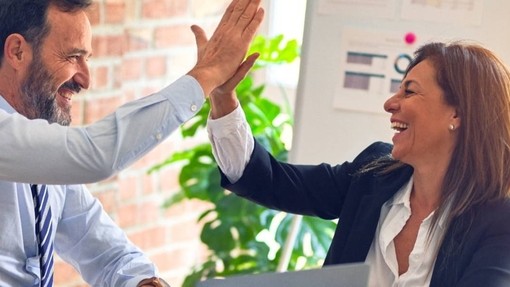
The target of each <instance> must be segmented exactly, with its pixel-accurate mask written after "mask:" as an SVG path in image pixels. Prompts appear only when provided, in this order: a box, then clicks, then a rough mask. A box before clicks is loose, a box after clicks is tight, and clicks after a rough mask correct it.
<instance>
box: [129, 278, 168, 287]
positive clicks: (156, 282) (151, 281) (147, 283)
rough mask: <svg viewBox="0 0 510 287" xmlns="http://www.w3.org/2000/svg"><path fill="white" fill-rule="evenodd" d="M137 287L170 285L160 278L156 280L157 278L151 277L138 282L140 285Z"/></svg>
mask: <svg viewBox="0 0 510 287" xmlns="http://www.w3.org/2000/svg"><path fill="white" fill-rule="evenodd" d="M136 286H137V287H149V286H152V287H170V285H169V284H168V283H166V281H165V280H163V279H161V278H157V277H152V278H147V279H144V280H142V281H140V283H138V285H136Z"/></svg>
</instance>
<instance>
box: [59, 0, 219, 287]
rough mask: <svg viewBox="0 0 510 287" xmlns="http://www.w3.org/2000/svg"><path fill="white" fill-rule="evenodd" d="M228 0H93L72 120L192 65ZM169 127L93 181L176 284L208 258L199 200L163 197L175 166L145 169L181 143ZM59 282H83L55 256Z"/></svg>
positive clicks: (81, 120) (171, 186)
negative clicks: (85, 78)
mask: <svg viewBox="0 0 510 287" xmlns="http://www.w3.org/2000/svg"><path fill="white" fill-rule="evenodd" d="M227 2H228V0H96V2H95V4H94V7H93V9H92V10H91V12H90V15H89V17H90V20H91V23H92V26H93V53H94V56H93V58H92V59H90V61H89V64H90V70H91V75H92V86H91V89H90V90H89V91H87V92H85V93H82V94H81V95H80V96H78V97H75V99H74V104H73V124H77V125H81V124H87V123H91V122H94V121H96V120H98V119H100V118H101V117H103V116H105V115H106V114H108V113H110V112H112V111H113V110H114V109H115V107H117V106H119V105H120V104H122V103H125V102H127V101H129V100H132V99H136V98H140V97H143V96H145V95H147V94H149V93H151V92H154V91H157V90H159V89H160V88H162V87H164V86H165V85H167V84H168V83H170V82H172V81H174V80H175V79H177V78H178V77H179V76H181V75H183V74H185V73H186V72H187V71H188V70H189V69H190V68H191V67H192V66H193V64H194V63H195V53H196V49H195V43H194V36H193V34H192V33H191V31H190V29H189V26H190V25H191V24H199V25H201V26H202V27H203V28H204V29H205V30H206V31H208V35H210V34H211V33H212V29H213V28H214V27H215V26H216V24H217V23H218V21H219V16H221V13H222V12H223V10H224V8H225V5H226V3H227ZM192 141H193V140H191V141H188V140H186V141H183V140H182V139H180V138H179V135H178V133H174V134H173V135H172V136H171V137H170V138H169V139H168V140H166V141H165V142H164V143H163V144H162V145H160V146H159V147H158V148H156V149H155V150H154V151H152V152H151V153H149V154H148V155H147V156H145V157H144V158H143V159H141V160H139V161H138V162H136V163H135V164H134V165H133V166H131V167H130V168H129V169H127V170H125V171H123V172H121V173H120V174H118V175H117V176H115V177H114V178H110V179H108V180H105V181H102V182H99V183H95V184H90V185H88V187H89V189H90V190H91V191H92V192H93V194H94V195H95V196H97V197H98V198H99V199H100V200H101V202H102V204H103V205H104V208H105V209H106V211H107V212H108V213H109V214H110V216H111V217H112V218H113V219H114V220H115V221H116V222H117V223H118V224H119V225H120V226H121V227H122V228H123V229H124V230H125V232H126V233H127V235H128V237H129V238H130V239H131V240H132V241H133V242H134V243H135V244H136V245H137V246H139V247H140V248H141V249H142V250H143V251H144V252H146V253H147V254H148V255H149V257H150V258H151V259H152V260H153V261H154V262H155V263H156V264H157V266H158V268H159V269H160V271H161V272H162V275H163V277H164V278H165V279H166V280H167V281H168V282H169V283H170V284H171V285H172V286H180V285H181V283H182V280H183V279H184V276H185V275H186V274H187V272H188V271H189V270H190V267H191V266H192V265H193V264H194V263H196V262H199V261H200V259H201V258H203V257H204V256H205V252H204V251H205V250H204V247H203V246H201V244H200V240H199V231H200V227H199V226H198V225H197V224H196V218H197V216H198V214H199V213H200V212H201V211H202V210H204V208H205V206H204V203H200V202H185V203H182V204H180V205H178V206H176V207H173V208H170V209H163V208H162V207H161V205H162V203H163V201H164V200H165V199H167V198H168V197H170V196H171V195H172V193H174V192H175V191H176V190H177V189H178V185H177V178H176V177H177V173H178V171H179V170H178V168H177V167H170V168H166V169H165V170H163V171H162V172H160V173H158V174H153V175H152V174H151V175H148V174H147V169H148V168H149V167H151V166H152V165H154V164H156V163H159V162H160V161H162V160H163V159H165V158H166V157H167V156H168V155H169V154H170V153H171V152H172V151H175V150H178V149H182V148H185V147H186V146H189V145H190V144H193V142H192ZM55 281H56V286H61V287H71V286H72V287H77V286H87V285H86V284H85V283H84V282H83V281H82V280H81V279H80V276H79V275H78V274H77V273H76V272H75V271H74V270H73V268H72V267H70V266H69V265H67V264H66V263H65V262H63V261H62V260H60V259H58V258H57V264H56V267H55Z"/></svg>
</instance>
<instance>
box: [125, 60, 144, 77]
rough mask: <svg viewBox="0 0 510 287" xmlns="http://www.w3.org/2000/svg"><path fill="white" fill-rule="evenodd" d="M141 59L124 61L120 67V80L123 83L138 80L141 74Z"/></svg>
mask: <svg viewBox="0 0 510 287" xmlns="http://www.w3.org/2000/svg"><path fill="white" fill-rule="evenodd" d="M143 63H144V61H143V59H142V58H131V59H124V61H123V62H122V66H121V79H122V80H123V81H129V80H140V78H141V77H142V73H143Z"/></svg>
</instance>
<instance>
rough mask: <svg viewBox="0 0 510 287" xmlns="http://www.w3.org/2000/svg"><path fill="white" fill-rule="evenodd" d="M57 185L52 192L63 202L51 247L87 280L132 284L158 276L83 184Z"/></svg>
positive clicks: (114, 286)
mask: <svg viewBox="0 0 510 287" xmlns="http://www.w3.org/2000/svg"><path fill="white" fill-rule="evenodd" d="M60 188H61V189H60V190H59V189H57V190H55V192H56V193H59V194H60V196H62V197H64V198H65V201H64V202H63V205H64V207H63V210H62V213H61V214H60V220H59V222H58V226H57V230H56V235H55V245H54V246H55V250H56V252H57V254H58V255H59V256H61V257H62V259H64V260H65V261H66V262H68V263H69V264H71V265H72V266H73V267H74V268H75V269H76V270H78V271H79V273H80V274H81V276H82V278H83V279H84V280H85V281H86V282H87V283H89V284H90V285H91V286H104V287H107V286H111V287H117V286H126V287H135V286H139V284H140V282H144V281H143V280H145V279H148V278H153V277H155V278H157V277H158V271H157V268H156V266H155V265H154V263H153V262H151V261H150V259H149V258H148V257H147V256H146V255H145V254H144V253H143V252H142V251H141V250H140V249H139V248H138V247H136V246H135V245H134V244H133V243H132V242H131V241H130V240H129V239H128V238H127V237H126V234H125V233H124V232H123V231H122V229H120V228H119V227H118V226H117V225H116V224H115V223H114V222H113V221H112V220H111V218H110V217H109V216H108V214H106V212H105V211H104V210H103V208H102V206H101V204H100V202H99V201H98V200H97V199H96V198H94V197H93V196H92V194H91V193H90V192H89V191H88V190H87V188H86V187H85V185H67V186H61V187H60ZM144 283H145V282H144ZM142 286H143V285H142ZM163 286H164V285H163Z"/></svg>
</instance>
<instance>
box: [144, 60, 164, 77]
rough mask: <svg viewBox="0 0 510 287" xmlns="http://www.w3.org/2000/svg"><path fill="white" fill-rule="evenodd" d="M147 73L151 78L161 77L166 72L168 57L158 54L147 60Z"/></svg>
mask: <svg viewBox="0 0 510 287" xmlns="http://www.w3.org/2000/svg"><path fill="white" fill-rule="evenodd" d="M145 65H146V67H145V74H146V75H147V77H149V78H153V77H161V76H164V75H165V73H166V57H164V56H156V57H150V58H148V59H147V60H146V64H145Z"/></svg>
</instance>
